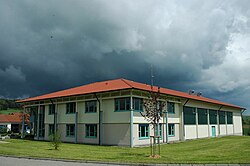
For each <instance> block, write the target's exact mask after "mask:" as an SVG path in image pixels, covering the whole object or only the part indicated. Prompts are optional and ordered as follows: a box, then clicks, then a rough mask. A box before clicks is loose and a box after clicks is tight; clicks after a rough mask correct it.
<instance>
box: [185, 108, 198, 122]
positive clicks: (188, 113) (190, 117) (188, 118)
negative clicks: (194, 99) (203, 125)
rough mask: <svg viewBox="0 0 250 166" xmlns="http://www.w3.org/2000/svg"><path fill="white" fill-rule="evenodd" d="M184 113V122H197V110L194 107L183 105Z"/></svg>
mask: <svg viewBox="0 0 250 166" xmlns="http://www.w3.org/2000/svg"><path fill="white" fill-rule="evenodd" d="M183 113H184V124H185V125H194V124H196V111H195V108H194V107H187V106H184V107H183Z"/></svg>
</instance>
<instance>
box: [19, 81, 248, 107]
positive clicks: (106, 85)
mask: <svg viewBox="0 0 250 166" xmlns="http://www.w3.org/2000/svg"><path fill="white" fill-rule="evenodd" d="M132 88H133V89H139V90H145V91H151V86H150V85H147V84H143V83H139V82H134V81H130V80H126V79H116V80H109V81H102V82H96V83H91V84H87V85H83V86H79V87H75V88H70V89H66V90H62V91H58V92H54V93H49V94H45V95H42V96H37V97H31V98H28V99H24V100H19V101H18V102H28V101H36V100H43V99H51V98H58V97H66V96H74V95H83V94H90V93H100V92H107V91H114V90H124V89H132ZM157 90H158V87H156V86H154V87H153V91H155V92H156V91H157ZM160 92H161V93H163V94H167V95H172V96H177V97H183V98H187V99H194V100H198V101H204V102H209V103H214V104H219V105H224V106H229V107H234V108H240V109H244V108H243V107H240V106H236V105H232V104H229V103H225V102H221V101H218V100H214V99H210V98H206V97H203V96H196V95H190V94H188V93H185V92H180V91H175V90H171V89H166V88H160Z"/></svg>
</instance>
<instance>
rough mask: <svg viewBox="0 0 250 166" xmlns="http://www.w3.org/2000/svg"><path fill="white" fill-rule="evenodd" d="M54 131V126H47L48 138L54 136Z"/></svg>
mask: <svg viewBox="0 0 250 166" xmlns="http://www.w3.org/2000/svg"><path fill="white" fill-rule="evenodd" d="M54 131H55V125H54V124H49V136H50V135H52V134H54Z"/></svg>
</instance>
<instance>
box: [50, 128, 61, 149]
mask: <svg viewBox="0 0 250 166" xmlns="http://www.w3.org/2000/svg"><path fill="white" fill-rule="evenodd" d="M49 139H50V143H51V145H52V146H53V147H54V149H55V150H58V149H59V146H60V144H61V134H60V133H59V132H58V131H57V132H55V133H54V134H51V135H50V136H49Z"/></svg>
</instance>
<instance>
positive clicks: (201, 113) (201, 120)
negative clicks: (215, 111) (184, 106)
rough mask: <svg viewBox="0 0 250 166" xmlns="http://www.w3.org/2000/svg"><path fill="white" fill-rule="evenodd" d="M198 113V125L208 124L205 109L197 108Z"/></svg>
mask: <svg viewBox="0 0 250 166" xmlns="http://www.w3.org/2000/svg"><path fill="white" fill-rule="evenodd" d="M197 112H198V124H208V121H207V117H208V116H207V114H208V113H207V109H204V108H197Z"/></svg>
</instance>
